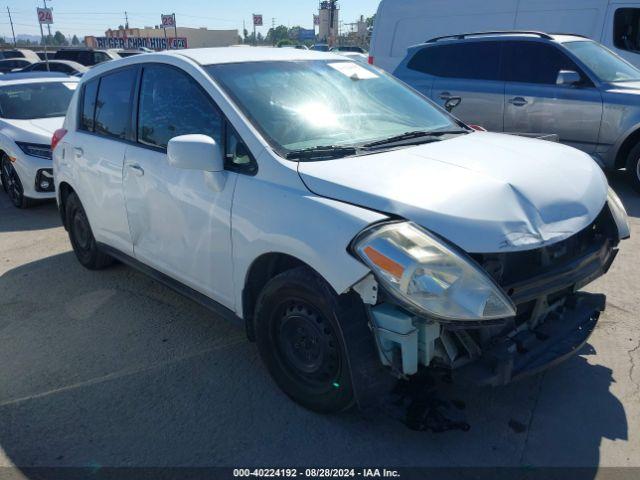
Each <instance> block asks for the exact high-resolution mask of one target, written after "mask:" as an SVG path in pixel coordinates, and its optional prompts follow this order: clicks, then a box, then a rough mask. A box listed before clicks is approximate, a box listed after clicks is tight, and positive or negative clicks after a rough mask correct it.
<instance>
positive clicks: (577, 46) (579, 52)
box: [563, 40, 640, 82]
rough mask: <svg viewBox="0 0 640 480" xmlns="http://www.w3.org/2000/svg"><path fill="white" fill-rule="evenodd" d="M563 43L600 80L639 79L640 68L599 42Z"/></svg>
mask: <svg viewBox="0 0 640 480" xmlns="http://www.w3.org/2000/svg"><path fill="white" fill-rule="evenodd" d="M563 45H564V46H565V47H566V48H567V50H569V51H570V52H571V53H573V54H574V55H575V56H576V57H578V59H580V61H581V62H582V63H584V64H585V65H586V66H587V67H589V69H590V70H591V71H592V72H593V73H594V74H595V75H596V77H598V79H599V80H600V81H601V82H629V81H634V80H640V70H638V69H637V68H636V67H634V66H633V65H631V64H630V63H627V62H626V61H625V60H623V59H622V58H620V57H619V56H617V55H616V54H615V53H613V52H612V51H610V50H608V49H607V48H605V47H603V46H602V45H600V44H599V43H596V42H591V41H588V40H586V41H578V42H567V43H565V44H563Z"/></svg>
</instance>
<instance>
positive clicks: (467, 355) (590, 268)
mask: <svg viewBox="0 0 640 480" xmlns="http://www.w3.org/2000/svg"><path fill="white" fill-rule="evenodd" d="M618 243H619V239H618V238H617V231H616V229H615V225H614V224H613V223H612V217H611V214H610V212H609V210H608V208H605V209H604V210H603V212H602V213H601V214H600V216H599V217H598V218H597V219H596V221H594V223H593V224H592V225H590V226H589V227H588V228H587V229H585V230H584V231H582V232H580V233H578V234H576V235H575V236H574V237H571V238H569V239H567V240H566V241H564V242H561V243H560V244H555V245H552V246H548V247H544V248H541V249H538V250H537V251H531V252H523V253H518V254H516V255H506V256H505V255H504V254H503V255H500V254H497V255H482V256H477V257H476V258H475V259H476V261H477V262H478V263H480V264H481V265H482V266H483V268H485V269H486V270H487V271H488V272H489V273H490V274H491V275H492V276H493V277H494V279H495V280H496V281H497V282H498V283H499V284H500V285H501V286H502V288H503V289H504V291H505V292H508V295H509V296H510V297H511V299H512V300H513V302H514V304H515V305H516V307H517V315H516V317H514V318H511V319H504V320H498V321H489V322H482V323H476V324H473V323H470V322H465V323H462V322H448V323H447V322H441V321H438V320H436V319H432V318H425V317H422V316H420V315H416V314H415V313H412V312H409V311H407V310H406V309H404V308H403V307H402V306H399V305H398V304H396V303H395V302H394V301H393V299H391V298H390V297H387V296H385V295H384V292H380V295H378V298H377V299H376V300H375V301H371V299H369V302H368V303H369V305H367V306H366V310H367V313H368V319H369V326H370V329H371V330H372V332H373V336H374V338H375V343H376V347H377V352H378V356H379V360H380V362H381V363H382V364H383V365H384V366H385V367H387V368H388V369H389V370H390V371H391V372H392V373H393V374H394V376H395V377H396V378H403V379H409V378H412V377H413V376H416V374H418V373H420V372H424V371H432V372H437V371H439V372H444V373H445V375H447V376H450V378H451V379H452V380H453V381H454V382H456V383H461V384H474V385H492V386H496V385H504V384H507V383H509V382H512V381H516V380H519V379H521V378H523V377H526V376H528V375H532V374H535V373H538V372H540V371H543V370H545V369H547V368H549V367H552V366H553V365H556V364H558V363H560V362H561V361H563V360H565V359H567V358H569V357H570V356H571V355H573V354H574V353H575V352H577V351H578V350H579V349H580V348H581V347H582V346H583V345H584V344H585V343H586V342H587V340H588V339H589V337H590V335H591V333H592V332H593V330H594V329H595V326H596V324H597V321H598V318H599V316H600V313H601V312H603V311H604V309H605V303H606V300H605V296H604V295H598V294H590V293H585V292H580V291H579V290H580V289H581V288H583V287H584V286H585V285H587V284H588V283H590V282H592V281H593V280H595V279H596V278H598V277H600V276H601V275H603V274H605V273H606V272H607V271H608V269H609V267H610V266H611V264H612V262H613V260H614V258H615V257H616V254H617V248H616V247H617V244H618ZM365 284H366V282H365ZM360 293H361V297H362V292H360ZM363 298H364V297H363Z"/></svg>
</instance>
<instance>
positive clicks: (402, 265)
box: [352, 222, 516, 322]
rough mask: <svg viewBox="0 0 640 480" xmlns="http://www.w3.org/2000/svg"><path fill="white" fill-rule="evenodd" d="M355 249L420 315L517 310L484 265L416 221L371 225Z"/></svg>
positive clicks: (475, 316)
mask: <svg viewBox="0 0 640 480" xmlns="http://www.w3.org/2000/svg"><path fill="white" fill-rule="evenodd" d="M352 249H353V252H354V253H355V255H356V256H357V257H358V258H360V259H361V260H362V261H363V262H364V263H365V264H366V265H368V266H369V267H370V268H371V270H372V271H373V273H374V275H375V276H376V278H377V280H378V281H379V282H380V283H381V284H382V285H383V286H384V287H385V288H386V290H387V292H388V293H389V294H391V295H392V296H393V297H395V298H396V299H397V300H398V301H399V302H400V303H401V304H403V305H404V306H406V307H407V308H408V309H410V310H413V311H415V312H417V313H421V314H422V315H426V316H430V317H434V318H437V319H439V320H442V321H473V322H477V321H483V320H495V319H503V318H508V317H513V316H515V314H516V307H515V306H514V304H513V302H512V301H511V299H510V298H509V297H508V296H507V295H506V294H505V293H504V292H503V291H502V289H501V288H500V287H499V286H498V285H497V284H496V283H495V282H494V281H493V279H492V278H491V277H489V275H488V274H487V273H485V272H484V271H483V270H482V268H480V267H479V266H478V265H477V264H476V263H475V262H474V261H473V260H471V259H470V258H468V257H467V256H466V255H465V254H464V253H463V252H459V251H456V249H454V248H453V247H451V246H448V245H447V244H445V243H444V242H443V241H442V240H440V239H438V238H437V237H435V236H434V235H432V234H431V233H429V232H428V231H427V230H425V229H423V228H421V227H419V226H418V225H416V224H414V223H411V222H394V223H384V224H380V225H376V226H374V227H371V228H369V229H367V230H365V231H364V232H362V233H361V234H360V235H359V236H358V237H356V239H355V241H354V243H353V246H352Z"/></svg>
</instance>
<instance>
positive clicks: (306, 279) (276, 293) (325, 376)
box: [255, 267, 354, 413]
mask: <svg viewBox="0 0 640 480" xmlns="http://www.w3.org/2000/svg"><path fill="white" fill-rule="evenodd" d="M339 312H340V310H339V308H338V305H337V296H336V294H335V293H334V292H333V291H332V290H331V289H330V287H329V286H328V285H327V284H326V282H324V281H323V280H322V279H320V278H319V277H318V276H317V275H316V274H315V273H314V272H312V271H311V270H309V269H307V268H304V267H301V268H296V269H293V270H289V271H286V272H284V273H281V274H280V275H277V276H276V277H274V278H273V279H272V280H270V281H269V282H268V283H267V285H266V286H265V288H264V289H263V291H262V293H261V294H260V297H259V299H258V304H257V308H256V325H255V331H256V341H257V343H258V349H259V350H260V355H261V357H262V359H263V361H264V362H265V364H266V366H267V368H268V369H269V372H270V373H271V375H272V377H273V378H274V380H275V381H276V383H277V384H278V386H279V387H280V388H281V389H282V390H283V391H284V392H285V393H286V394H287V395H289V396H290V397H291V398H292V399H293V400H295V401H296V402H298V403H299V404H301V405H302V406H304V407H306V408H309V409H311V410H314V411H317V412H322V413H330V412H338V411H341V410H344V409H346V408H348V407H350V406H351V405H352V404H353V399H354V396H353V388H352V384H351V376H350V372H349V364H348V361H347V355H346V349H345V344H344V339H343V337H342V332H341V330H340V324H339V315H340V313H339Z"/></svg>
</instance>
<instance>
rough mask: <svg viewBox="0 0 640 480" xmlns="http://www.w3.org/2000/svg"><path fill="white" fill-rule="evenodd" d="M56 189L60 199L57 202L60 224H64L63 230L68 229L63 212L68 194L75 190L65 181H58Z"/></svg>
mask: <svg viewBox="0 0 640 480" xmlns="http://www.w3.org/2000/svg"><path fill="white" fill-rule="evenodd" d="M58 189H59V191H60V194H59V195H60V201H59V202H58V211H59V212H60V220H62V225H63V226H64V228H65V230H69V226H68V225H67V215H66V213H65V212H66V207H67V198H69V195H70V194H71V193H73V192H75V190H74V189H73V187H71V185H69V184H68V183H67V182H62V183H60V186H59V187H58Z"/></svg>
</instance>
